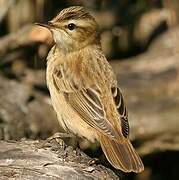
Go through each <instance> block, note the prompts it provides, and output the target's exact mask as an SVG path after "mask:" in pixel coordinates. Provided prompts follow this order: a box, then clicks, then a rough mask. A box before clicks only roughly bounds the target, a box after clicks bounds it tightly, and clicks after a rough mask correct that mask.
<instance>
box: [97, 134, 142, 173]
mask: <svg viewBox="0 0 179 180" xmlns="http://www.w3.org/2000/svg"><path fill="white" fill-rule="evenodd" d="M99 140H100V144H101V147H102V150H103V152H104V154H105V156H106V158H107V159H108V161H109V162H110V163H111V165H112V166H114V167H115V168H116V169H120V170H122V171H124V172H136V173H139V172H141V171H143V170H144V165H143V163H142V161H141V159H140V157H139V155H138V154H137V153H136V151H135V150H134V148H133V146H132V144H131V143H130V141H129V140H128V139H125V140H124V141H123V142H117V141H115V140H112V139H110V138H109V137H107V136H105V135H103V134H100V135H99Z"/></svg>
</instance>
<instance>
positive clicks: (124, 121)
mask: <svg viewBox="0 0 179 180" xmlns="http://www.w3.org/2000/svg"><path fill="white" fill-rule="evenodd" d="M111 91H112V94H113V98H114V101H115V103H116V107H117V110H118V112H119V114H120V120H121V126H122V134H123V136H124V137H126V138H127V137H128V136H129V122H128V114H127V109H126V106H125V104H124V100H123V96H122V93H121V91H120V89H119V88H118V87H113V88H112V89H111Z"/></svg>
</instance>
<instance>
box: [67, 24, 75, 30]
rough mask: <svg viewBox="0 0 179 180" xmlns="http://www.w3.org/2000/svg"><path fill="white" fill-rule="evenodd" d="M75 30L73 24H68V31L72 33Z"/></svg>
mask: <svg viewBox="0 0 179 180" xmlns="http://www.w3.org/2000/svg"><path fill="white" fill-rule="evenodd" d="M75 28H76V25H75V24H73V23H70V24H68V29H69V30H70V31H73V30H74V29H75Z"/></svg>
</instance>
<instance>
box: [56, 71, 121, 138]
mask: <svg viewBox="0 0 179 180" xmlns="http://www.w3.org/2000/svg"><path fill="white" fill-rule="evenodd" d="M59 71H60V69H59ZM53 81H54V84H55V87H56V89H57V90H59V91H61V92H63V94H64V96H65V98H66V101H67V102H68V103H69V104H70V105H71V107H72V108H73V109H74V110H75V111H76V112H77V113H78V114H79V115H80V116H81V118H82V119H83V120H84V121H85V122H86V123H87V124H88V125H90V126H91V127H94V128H95V129H97V130H98V131H100V132H101V133H103V134H105V135H107V136H109V137H111V138H113V139H115V138H116V137H117V136H119V134H118V133H117V132H116V130H115V129H114V128H113V126H112V124H111V123H110V122H109V121H108V120H107V118H106V113H105V110H104V106H103V104H102V102H101V94H100V91H99V89H98V88H97V87H96V86H95V85H94V86H93V87H92V86H91V87H83V88H80V89H79V88H77V87H76V85H74V83H73V81H70V80H69V79H68V80H67V78H64V77H63V72H58V71H57V70H55V72H54V73H53ZM77 123H78V122H77Z"/></svg>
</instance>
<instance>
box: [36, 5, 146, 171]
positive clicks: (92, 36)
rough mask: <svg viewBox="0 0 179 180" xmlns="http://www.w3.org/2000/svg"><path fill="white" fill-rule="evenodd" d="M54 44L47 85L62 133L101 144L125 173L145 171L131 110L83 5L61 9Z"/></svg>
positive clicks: (52, 26) (54, 22)
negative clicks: (133, 137) (132, 132)
mask: <svg viewBox="0 0 179 180" xmlns="http://www.w3.org/2000/svg"><path fill="white" fill-rule="evenodd" d="M38 25H40V26H43V27H46V28H48V29H49V30H50V31H51V33H52V36H53V39H54V42H55V43H54V46H53V47H52V48H51V50H50V51H49V54H48V56H47V68H46V81H47V87H48V89H49V92H50V96H51V101H52V105H53V108H54V110H55V112H56V114H57V118H58V121H59V124H60V125H61V126H62V127H63V129H64V130H65V131H66V132H68V133H72V134H74V135H76V136H79V137H82V138H86V139H87V140H88V141H90V142H96V141H97V142H99V143H100V145H101V148H102V150H103V152H104V155H105V156H106V158H107V160H108V161H109V163H110V164H111V165H112V166H113V167H114V168H116V169H119V170H122V171H124V172H135V173H139V172H141V171H143V170H144V165H143V163H142V160H141V158H140V157H139V155H138V154H137V152H136V151H135V149H134V148H133V146H132V144H131V142H130V140H129V122H128V113H127V108H126V105H125V103H124V99H123V96H122V93H121V90H120V88H119V86H118V83H117V79H116V76H115V74H114V72H113V70H112V67H111V65H110V64H109V62H108V61H107V59H106V57H105V55H104V53H103V51H102V47H101V42H100V28H99V25H98V23H97V21H96V20H95V18H94V17H93V16H92V15H91V14H90V13H89V12H88V11H87V10H86V9H85V8H84V7H82V6H72V7H68V8H65V9H63V10H61V11H60V12H59V13H58V14H57V15H56V16H55V17H54V18H53V19H52V20H51V21H49V22H48V23H47V24H42V23H38Z"/></svg>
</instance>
